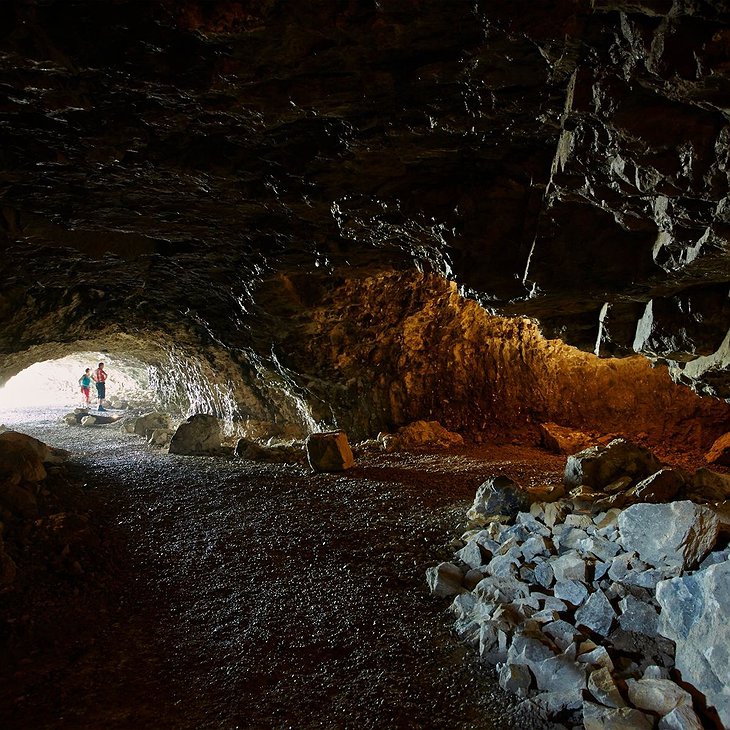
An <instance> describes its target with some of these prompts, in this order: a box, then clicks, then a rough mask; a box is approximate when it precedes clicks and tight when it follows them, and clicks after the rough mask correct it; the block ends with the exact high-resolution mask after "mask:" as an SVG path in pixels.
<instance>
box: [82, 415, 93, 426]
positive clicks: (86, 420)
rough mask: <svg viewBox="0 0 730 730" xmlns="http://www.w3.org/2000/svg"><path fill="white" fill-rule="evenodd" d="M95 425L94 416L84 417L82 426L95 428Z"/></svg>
mask: <svg viewBox="0 0 730 730" xmlns="http://www.w3.org/2000/svg"><path fill="white" fill-rule="evenodd" d="M95 423H96V418H94V416H84V417H83V418H82V419H81V425H82V426H93V425H94V424H95Z"/></svg>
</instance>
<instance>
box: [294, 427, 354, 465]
mask: <svg viewBox="0 0 730 730" xmlns="http://www.w3.org/2000/svg"><path fill="white" fill-rule="evenodd" d="M305 448H306V451H307V461H308V462H309V466H311V467H312V469H313V470H314V471H344V470H345V469H351V468H352V467H353V466H355V458H354V456H353V455H352V449H351V448H350V444H349V443H348V441H347V435H346V434H345V432H344V431H325V432H322V433H312V434H309V436H307V440H306V442H305Z"/></svg>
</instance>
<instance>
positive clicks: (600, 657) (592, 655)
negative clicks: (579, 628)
mask: <svg viewBox="0 0 730 730" xmlns="http://www.w3.org/2000/svg"><path fill="white" fill-rule="evenodd" d="M578 661H579V662H583V663H584V664H590V665H591V666H594V667H605V668H606V669H610V670H611V671H613V661H611V657H610V655H609V653H608V650H607V649H606V647H605V646H597V647H596V648H595V649H593V650H592V651H587V652H584V653H582V654H579V655H578Z"/></svg>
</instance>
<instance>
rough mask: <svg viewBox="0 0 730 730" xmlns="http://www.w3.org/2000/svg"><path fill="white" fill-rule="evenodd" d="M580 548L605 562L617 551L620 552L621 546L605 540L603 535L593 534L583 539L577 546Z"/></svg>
mask: <svg viewBox="0 0 730 730" xmlns="http://www.w3.org/2000/svg"><path fill="white" fill-rule="evenodd" d="M578 547H579V549H580V550H582V551H583V552H586V553H591V554H592V555H595V556H596V557H597V558H598V560H600V561H602V562H607V561H609V560H612V559H613V558H614V557H616V555H618V553H620V552H621V546H620V545H617V544H616V543H615V542H611V541H610V540H606V538H605V537H599V536H598V535H594V536H593V537H589V538H588V539H587V540H583V541H582V542H581V543H580V545H579V546H578Z"/></svg>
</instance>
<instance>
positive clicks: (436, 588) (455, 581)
mask: <svg viewBox="0 0 730 730" xmlns="http://www.w3.org/2000/svg"><path fill="white" fill-rule="evenodd" d="M463 578H464V574H463V573H462V571H461V568H459V567H458V566H456V565H454V564H453V563H440V564H439V565H437V566H436V567H434V568H429V569H428V570H427V571H426V582H427V583H428V587H429V588H430V590H431V593H432V594H433V595H434V596H437V597H438V598H446V597H447V596H453V595H455V594H456V593H461V591H462V590H463V589H462V586H461V582H462V580H463Z"/></svg>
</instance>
